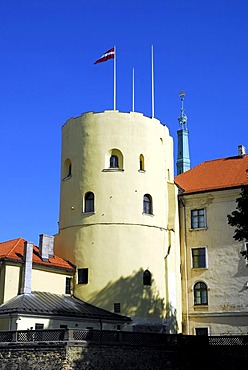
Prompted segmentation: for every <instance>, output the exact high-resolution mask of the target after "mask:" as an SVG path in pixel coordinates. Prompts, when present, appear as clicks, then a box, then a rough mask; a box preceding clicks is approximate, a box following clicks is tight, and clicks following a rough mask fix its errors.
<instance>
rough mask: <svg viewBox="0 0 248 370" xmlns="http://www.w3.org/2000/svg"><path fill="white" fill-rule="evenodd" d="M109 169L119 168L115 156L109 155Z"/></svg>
mask: <svg viewBox="0 0 248 370" xmlns="http://www.w3.org/2000/svg"><path fill="white" fill-rule="evenodd" d="M109 167H110V168H118V167H119V161H118V157H117V155H111V157H110V163H109Z"/></svg>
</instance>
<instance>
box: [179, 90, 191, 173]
mask: <svg viewBox="0 0 248 370" xmlns="http://www.w3.org/2000/svg"><path fill="white" fill-rule="evenodd" d="M179 96H180V98H181V103H182V106H181V114H180V116H179V117H178V121H179V126H180V129H179V130H178V131H177V175H180V174H181V173H183V172H185V171H188V170H189V169H190V157H189V132H188V129H187V120H188V118H187V116H186V114H185V112H184V106H183V102H184V97H185V92H184V91H182V92H180V94H179Z"/></svg>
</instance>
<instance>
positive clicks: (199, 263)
mask: <svg viewBox="0 0 248 370" xmlns="http://www.w3.org/2000/svg"><path fill="white" fill-rule="evenodd" d="M191 253H192V268H206V267H207V263H206V248H204V247H203V248H192V249H191Z"/></svg>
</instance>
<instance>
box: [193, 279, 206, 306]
mask: <svg viewBox="0 0 248 370" xmlns="http://www.w3.org/2000/svg"><path fill="white" fill-rule="evenodd" d="M194 304H195V305H207V304H208V288H207V285H206V284H205V283H203V282H198V283H196V284H195V285H194Z"/></svg>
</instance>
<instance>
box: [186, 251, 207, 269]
mask: <svg viewBox="0 0 248 370" xmlns="http://www.w3.org/2000/svg"><path fill="white" fill-rule="evenodd" d="M201 249H203V250H204V251H205V252H204V259H205V265H204V266H200V264H201V263H199V260H200V258H201V255H200V254H199V255H198V260H197V256H196V255H194V252H195V251H197V250H198V251H199V250H201ZM207 251H208V249H207V246H202V247H201V246H199V247H191V248H190V259H191V268H192V269H207V268H208V253H207ZM196 260H197V261H198V266H195V261H196Z"/></svg>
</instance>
